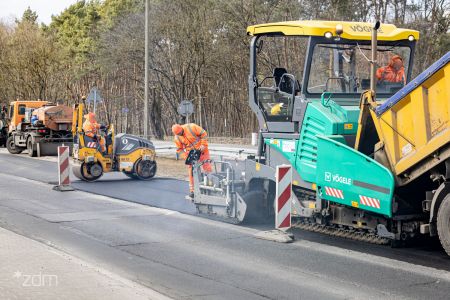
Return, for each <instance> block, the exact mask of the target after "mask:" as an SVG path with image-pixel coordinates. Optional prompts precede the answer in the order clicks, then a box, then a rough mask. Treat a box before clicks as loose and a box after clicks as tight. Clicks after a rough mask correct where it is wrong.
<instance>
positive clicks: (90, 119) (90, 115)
mask: <svg viewBox="0 0 450 300" xmlns="http://www.w3.org/2000/svg"><path fill="white" fill-rule="evenodd" d="M84 117H85V118H86V119H88V120H89V121H92V120H95V113H93V112H90V113H88V114H86V115H84Z"/></svg>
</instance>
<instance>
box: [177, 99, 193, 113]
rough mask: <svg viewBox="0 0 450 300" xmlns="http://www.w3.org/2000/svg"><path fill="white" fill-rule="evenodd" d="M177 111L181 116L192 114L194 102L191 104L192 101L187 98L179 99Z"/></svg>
mask: <svg viewBox="0 0 450 300" xmlns="http://www.w3.org/2000/svg"><path fill="white" fill-rule="evenodd" d="M178 113H179V114H180V115H182V116H183V117H188V116H190V115H192V114H193V113H194V104H192V101H189V100H183V101H181V102H180V105H178Z"/></svg>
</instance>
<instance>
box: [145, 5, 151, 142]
mask: <svg viewBox="0 0 450 300" xmlns="http://www.w3.org/2000/svg"><path fill="white" fill-rule="evenodd" d="M149 13H150V0H145V79H144V80H145V88H144V89H145V91H144V138H148V94H149V93H148V92H149V91H148V89H149V86H148V80H149V69H148V64H149V57H148V56H149V49H148V46H149V42H150V41H149V40H150V37H149V18H150V16H149Z"/></svg>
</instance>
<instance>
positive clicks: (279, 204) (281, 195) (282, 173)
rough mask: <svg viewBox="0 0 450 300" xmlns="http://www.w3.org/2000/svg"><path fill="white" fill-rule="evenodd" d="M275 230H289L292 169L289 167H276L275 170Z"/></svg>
mask: <svg viewBox="0 0 450 300" xmlns="http://www.w3.org/2000/svg"><path fill="white" fill-rule="evenodd" d="M275 176H276V177H275V178H276V180H277V182H276V187H275V191H276V195H277V199H276V202H275V228H276V229H282V230H287V229H289V228H291V203H292V201H291V196H292V167H291V166H290V165H280V166H277V170H276V175H275Z"/></svg>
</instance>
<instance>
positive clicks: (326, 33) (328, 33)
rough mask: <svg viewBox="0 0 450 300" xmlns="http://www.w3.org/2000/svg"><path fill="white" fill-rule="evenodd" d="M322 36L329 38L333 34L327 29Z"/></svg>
mask: <svg viewBox="0 0 450 300" xmlns="http://www.w3.org/2000/svg"><path fill="white" fill-rule="evenodd" d="M324 36H325V37H326V38H327V39H331V38H332V37H333V34H332V33H331V32H329V31H327V32H325V34H324Z"/></svg>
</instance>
